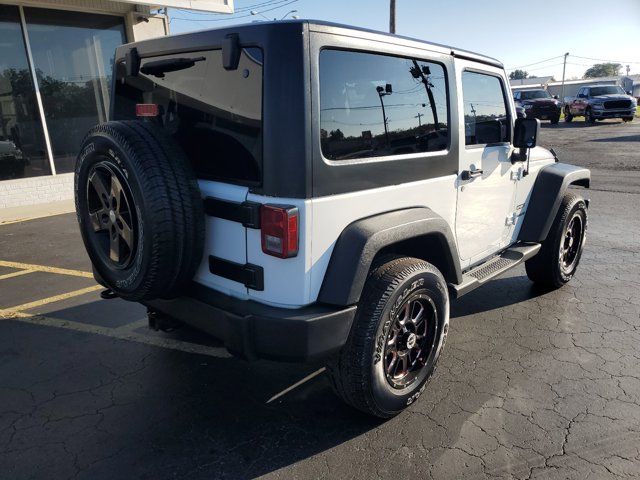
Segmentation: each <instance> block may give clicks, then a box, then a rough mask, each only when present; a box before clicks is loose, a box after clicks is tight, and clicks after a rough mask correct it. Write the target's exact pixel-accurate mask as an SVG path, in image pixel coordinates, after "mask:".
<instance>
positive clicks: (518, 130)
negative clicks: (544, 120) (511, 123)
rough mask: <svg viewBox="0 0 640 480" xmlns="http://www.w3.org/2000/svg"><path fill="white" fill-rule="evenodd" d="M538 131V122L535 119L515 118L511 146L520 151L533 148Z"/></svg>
mask: <svg viewBox="0 0 640 480" xmlns="http://www.w3.org/2000/svg"><path fill="white" fill-rule="evenodd" d="M539 131H540V120H538V119H537V118H516V126H515V129H514V131H513V146H514V147H516V148H521V149H524V148H533V147H535V146H536V142H537V140H538V132H539Z"/></svg>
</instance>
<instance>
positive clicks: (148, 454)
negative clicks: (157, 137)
mask: <svg viewBox="0 0 640 480" xmlns="http://www.w3.org/2000/svg"><path fill="white" fill-rule="evenodd" d="M540 143H541V144H542V145H544V146H553V147H554V148H555V149H556V151H557V152H558V153H559V155H560V158H561V161H566V162H569V163H575V164H578V165H585V166H587V167H589V168H592V169H593V182H592V186H593V188H592V190H591V191H589V192H587V194H588V196H589V197H590V198H591V207H590V219H589V232H588V243H587V246H586V250H585V253H584V255H583V258H582V262H581V266H580V269H579V271H578V274H577V276H576V277H575V279H574V280H573V281H572V282H571V283H570V284H569V285H567V286H565V287H564V288H562V289H560V290H558V291H554V292H545V291H540V290H536V289H534V288H533V287H532V284H531V283H530V282H529V281H528V279H527V278H526V276H525V273H524V268H518V269H516V270H515V271H512V272H510V273H509V274H508V275H507V276H505V277H503V278H500V279H498V280H496V281H494V282H492V283H491V284H489V285H487V286H485V287H483V288H481V289H478V290H476V291H474V292H472V293H471V294H469V295H468V296H466V297H464V298H463V299H462V300H461V301H459V302H458V303H457V304H455V305H454V308H453V310H452V315H451V316H452V321H451V329H450V335H449V340H448V342H447V347H446V350H445V352H444V354H443V357H442V359H441V361H440V365H439V369H438V371H437V373H436V375H435V377H434V378H433V380H432V382H431V384H430V386H429V387H428V389H427V391H426V392H425V394H424V395H423V396H422V398H421V400H420V401H419V402H417V403H416V404H415V405H413V406H412V407H411V408H410V409H409V410H408V411H407V412H405V413H403V414H402V415H400V416H398V417H396V418H394V419H392V420H389V421H378V420H374V419H371V418H368V417H366V416H364V415H361V414H359V413H358V412H356V411H354V410H352V409H350V408H349V407H347V406H345V405H344V404H342V403H341V402H340V401H339V400H338V399H337V398H336V397H334V395H333V394H332V392H331V390H330V388H329V385H328V382H327V380H326V378H325V376H324V373H323V372H322V370H320V366H318V365H309V366H298V365H285V364H277V363H270V362H255V363H246V362H243V361H239V360H235V359H233V358H230V357H229V355H228V354H227V353H226V351H225V350H224V349H222V348H220V346H219V345H218V344H217V343H216V342H215V341H214V340H211V339H209V338H206V337H203V336H202V335H200V334H198V333H197V332H194V331H191V330H189V329H186V328H184V329H180V330H177V331H175V332H172V333H171V334H166V333H157V332H152V331H149V330H148V329H147V327H146V316H145V311H144V309H143V308H142V307H140V306H139V305H137V304H130V303H126V302H124V301H121V300H117V299H116V300H101V299H100V298H99V295H98V293H99V289H98V287H97V286H96V285H95V282H94V281H93V280H92V278H91V276H90V274H89V273H88V272H90V264H89V261H88V258H87V257H86V255H85V253H84V249H83V247H82V245H81V241H80V238H79V235H78V232H77V226H76V224H75V218H74V216H73V215H72V214H67V215H60V216H53V217H49V218H46V219H40V220H32V221H27V222H22V223H13V224H8V225H2V226H0V477H1V478H7V479H9V478H10V479H23V478H25V479H26V478H47V479H54V478H55V479H64V478H84V479H102V478H105V479H107V478H108V479H112V478H140V479H147V478H148V479H154V480H155V479H165V478H167V479H169V478H189V479H198V478H203V479H204V478H207V479H211V478H230V479H231V478H255V477H261V476H264V477H265V478H283V479H284V478H287V479H289V478H301V479H311V478H407V477H412V478H425V479H431V478H433V479H444V478H446V479H449V478H451V479H460V478H501V479H502V478H504V479H507V478H517V479H537V478H553V479H594V480H595V479H597V480H600V479H609V478H640V367H639V365H638V363H639V361H640V353H639V351H638V348H637V345H638V344H639V342H640V297H639V296H638V295H637V292H638V289H639V288H640V268H639V267H640V233H639V232H640V214H639V213H638V209H637V208H638V201H639V200H640V196H639V195H640V119H636V121H635V122H633V123H631V124H622V123H620V122H619V121H607V122H603V123H598V124H597V125H595V126H592V127H586V126H584V124H583V123H581V122H580V123H574V124H563V123H561V124H559V125H557V126H549V125H548V124H545V125H544V126H543V130H542V133H541V139H540Z"/></svg>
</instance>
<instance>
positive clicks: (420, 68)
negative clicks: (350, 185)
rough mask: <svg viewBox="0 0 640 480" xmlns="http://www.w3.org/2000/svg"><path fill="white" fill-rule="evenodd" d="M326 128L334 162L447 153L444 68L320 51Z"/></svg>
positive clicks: (325, 146)
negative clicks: (439, 152) (442, 151)
mask: <svg viewBox="0 0 640 480" xmlns="http://www.w3.org/2000/svg"><path fill="white" fill-rule="evenodd" d="M320 124H321V131H320V135H321V142H322V151H323V153H324V155H325V156H326V157H327V158H329V159H333V160H345V159H353V158H364V157H376V156H386V155H401V154H407V153H417V152H430V151H438V150H444V149H446V148H447V146H448V143H449V132H448V115H447V91H446V78H445V73H444V68H443V67H442V65H440V64H437V63H432V62H424V61H421V60H416V59H409V58H400V57H392V56H385V55H376V54H370V53H362V52H352V51H342V50H323V51H322V52H321V53H320Z"/></svg>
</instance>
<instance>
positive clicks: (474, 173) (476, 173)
mask: <svg viewBox="0 0 640 480" xmlns="http://www.w3.org/2000/svg"><path fill="white" fill-rule="evenodd" d="M483 173H484V171H483V170H482V169H481V168H476V169H475V170H463V171H462V172H461V173H460V178H461V179H462V180H464V181H465V182H466V181H467V180H471V179H472V178H476V177H481V176H482V174H483Z"/></svg>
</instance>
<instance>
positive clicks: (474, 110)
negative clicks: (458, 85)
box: [462, 71, 511, 145]
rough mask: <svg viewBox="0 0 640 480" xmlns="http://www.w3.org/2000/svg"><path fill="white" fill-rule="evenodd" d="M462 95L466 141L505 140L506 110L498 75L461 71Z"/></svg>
mask: <svg viewBox="0 0 640 480" xmlns="http://www.w3.org/2000/svg"><path fill="white" fill-rule="evenodd" d="M462 98H463V102H464V130H465V144H466V145H484V144H487V143H500V142H508V141H509V135H510V130H511V129H510V121H509V114H508V110H507V105H506V102H505V96H504V90H503V88H502V81H501V80H500V79H499V78H498V77H494V76H493V75H487V74H483V73H476V72H468V71H465V72H462Z"/></svg>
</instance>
